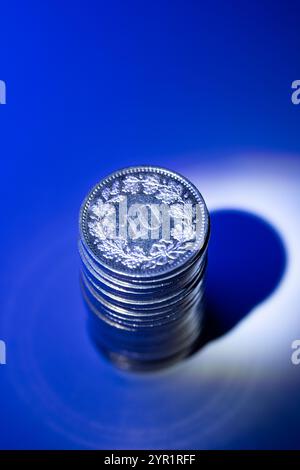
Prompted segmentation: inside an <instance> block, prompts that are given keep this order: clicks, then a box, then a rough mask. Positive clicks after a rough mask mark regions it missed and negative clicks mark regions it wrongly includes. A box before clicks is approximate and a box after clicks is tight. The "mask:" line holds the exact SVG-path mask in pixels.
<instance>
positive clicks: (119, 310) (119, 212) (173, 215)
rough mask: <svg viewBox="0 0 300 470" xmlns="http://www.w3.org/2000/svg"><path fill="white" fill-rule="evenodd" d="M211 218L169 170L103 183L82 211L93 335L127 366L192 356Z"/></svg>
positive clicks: (122, 175)
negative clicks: (190, 354)
mask: <svg viewBox="0 0 300 470" xmlns="http://www.w3.org/2000/svg"><path fill="white" fill-rule="evenodd" d="M208 239H209V215H208V211H207V208H206V205H205V202H204V200H203V197H202V196H201V194H200V193H199V191H198V190H197V189H196V188H195V186H193V185H192V184H191V183H190V182H189V181H188V180H187V179H185V178H184V177H182V176H180V175H179V174H177V173H175V172H173V171H169V170H166V169H163V168H158V167H151V166H139V167H130V168H126V169H123V170H120V171H117V172H115V173H113V174H112V175H110V176H108V177H107V178H105V179H103V180H102V181H100V183H98V184H97V185H96V186H95V187H94V188H93V189H92V190H91V192H90V193H89V194H88V196H87V198H86V199H85V200H84V202H83V204H82V207H81V211H80V241H79V252H80V257H81V261H82V276H81V279H82V289H83V295H84V299H85V303H86V305H87V307H88V311H89V312H90V315H89V319H90V332H91V335H92V337H93V339H94V341H95V342H96V343H97V345H98V346H99V347H100V348H101V350H102V351H104V352H105V353H106V355H107V356H109V357H110V358H111V359H112V360H113V361H114V362H116V363H117V364H118V365H119V366H121V367H125V368H134V369H147V368H154V367H160V366H162V365H165V364H166V363H170V362H173V361H175V360H177V359H178V358H181V357H184V356H187V355H188V354H189V353H190V352H191V351H192V350H193V349H194V347H195V345H196V344H197V341H198V339H199V336H200V334H201V328H202V319H203V291H204V289H203V286H204V274H205V267H206V253H207V244H208Z"/></svg>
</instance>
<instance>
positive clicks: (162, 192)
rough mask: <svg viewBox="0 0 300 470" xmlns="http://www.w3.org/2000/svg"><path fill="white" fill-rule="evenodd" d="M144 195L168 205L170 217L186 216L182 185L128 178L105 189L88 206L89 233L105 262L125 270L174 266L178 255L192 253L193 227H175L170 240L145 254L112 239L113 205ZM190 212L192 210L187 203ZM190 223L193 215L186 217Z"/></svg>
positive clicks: (147, 177) (155, 177)
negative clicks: (133, 196)
mask: <svg viewBox="0 0 300 470" xmlns="http://www.w3.org/2000/svg"><path fill="white" fill-rule="evenodd" d="M137 193H143V194H145V195H152V196H154V197H155V198H156V199H157V200H158V201H160V202H161V203H165V204H167V205H168V206H169V208H170V210H169V214H170V216H171V217H174V218H176V219H180V218H181V219H182V220H183V219H184V218H186V217H187V213H186V206H185V210H184V209H183V208H184V204H187V203H188V202H190V201H189V199H188V194H187V193H185V194H184V188H183V186H182V185H181V184H179V183H177V182H174V181H167V180H166V179H165V178H160V177H159V176H158V175H143V174H140V175H138V176H135V175H129V176H126V177H125V178H124V180H123V181H122V182H120V181H115V182H114V183H112V185H111V187H108V186H107V187H105V188H104V189H103V191H102V193H101V196H102V197H99V198H98V199H97V200H96V202H95V203H94V204H93V205H92V206H91V207H90V213H89V219H90V221H89V223H88V227H89V233H90V234H91V235H92V236H93V237H94V243H95V245H97V248H98V250H100V251H101V252H102V254H103V256H104V257H105V258H106V259H110V260H114V261H116V262H119V263H121V264H122V265H124V266H126V267H127V268H130V269H134V268H141V269H154V268H155V267H157V266H163V265H165V264H167V263H173V262H174V260H176V259H177V258H178V257H179V256H180V255H182V254H184V253H186V252H187V251H189V250H191V249H192V247H193V244H194V240H195V237H196V229H195V226H194V224H192V223H189V224H185V225H184V224H176V225H175V227H173V228H172V229H171V232H170V236H171V239H170V240H165V239H163V238H162V239H160V240H158V241H157V242H154V243H153V244H152V246H151V248H150V249H149V251H148V253H147V252H146V251H145V250H144V248H142V247H140V246H134V247H130V246H129V245H128V241H127V240H126V239H124V238H120V237H115V236H113V235H114V233H115V226H114V223H113V221H112V217H111V216H112V214H113V213H114V204H117V203H120V202H122V201H123V200H124V199H125V197H126V194H137ZM190 210H191V211H193V209H192V206H191V204H190ZM188 217H189V220H190V221H192V218H193V214H192V213H191V214H188Z"/></svg>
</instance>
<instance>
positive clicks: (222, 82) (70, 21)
mask: <svg viewBox="0 0 300 470" xmlns="http://www.w3.org/2000/svg"><path fill="white" fill-rule="evenodd" d="M0 18H1V28H0V79H1V80H5V82H6V84H7V104H6V105H5V106H0V155H1V186H0V189H1V201H2V204H1V216H2V223H1V232H0V242H1V243H0V250H1V268H2V269H1V285H0V293H1V311H0V315H1V320H0V338H1V339H4V340H5V341H6V343H7V354H8V357H7V365H6V366H3V367H2V366H1V367H0V396H1V408H0V447H1V448H95V447H99V448H101V447H103V448H107V447H111V448H116V447H117V448H118V447H122V446H123V447H126V446H131V447H145V446H146V445H147V442H148V445H149V446H150V447H151V446H153V447H154V446H157V447H170V448H171V447H174V446H176V445H179V444H177V442H182V443H183V445H185V446H186V447H204V448H214V447H215V446H217V445H219V446H220V447H221V446H223V447H225V448H226V447H229V448H231V447H234V448H245V447H247V448H253V447H271V448H273V447H275V448H280V447H285V448H289V447H300V441H299V439H298V434H299V432H298V434H297V431H296V429H297V417H300V412H299V406H298V404H297V402H296V403H295V405H292V401H289V400H288V401H289V405H288V406H287V407H283V408H282V411H281V414H280V418H279V417H278V419H276V418H274V422H272V423H270V422H268V421H264V418H262V420H261V422H260V423H261V424H260V426H258V427H257V428H253V429H251V431H250V432H249V434H248V435H245V437H244V438H241V439H240V440H239V438H238V437H237V436H238V433H236V435H235V438H234V439H232V440H231V441H230V442H229V443H226V442H225V441H224V444H223V445H222V444H220V443H219V444H216V441H214V439H213V438H212V439H209V438H205V439H204V438H203V439H202V438H200V437H199V439H197V432H195V431H193V432H192V431H191V433H192V434H193V437H192V438H191V439H190V440H189V439H186V440H183V441H178V439H177V441H176V439H175V438H173V437H172V433H169V434H168V435H166V436H165V437H164V438H163V439H160V438H159V437H157V435H156V434H155V431H153V436H152V434H151V432H150V431H149V440H148V441H147V440H146V439H145V438H143V436H142V431H141V428H139V432H138V433H137V435H134V433H133V434H132V435H130V437H128V436H129V434H130V433H129V434H127V431H126V430H127V429H129V428H130V425H131V424H130V419H129V417H128V416H129V415H128V413H127V412H126V410H128V407H129V408H130V409H132V408H133V406H134V407H136V408H137V410H138V412H139V419H140V424H141V427H142V428H143V429H144V430H145V431H144V432H145V433H146V434H147V429H149V427H151V425H152V426H155V425H156V426H159V427H161V426H164V424H165V421H164V420H167V417H164V414H163V413H162V414H161V416H160V418H159V420H160V421H156V422H155V418H153V421H151V419H150V418H149V417H148V418H145V417H144V415H143V403H144V402H143V398H141V394H142V393H146V390H147V387H146V385H145V383H144V381H146V382H147V381H148V380H150V379H148V378H143V379H141V378H139V377H130V378H128V377H126V376H124V375H122V374H121V375H119V373H118V372H115V371H114V369H113V368H110V366H109V365H108V364H106V363H103V364H102V363H101V367H100V369H101V373H100V372H99V371H98V370H97V367H98V361H101V359H99V358H98V355H97V353H96V352H95V351H94V350H93V349H92V346H91V345H90V344H89V339H88V337H87V336H86V334H85V333H83V332H82V331H83V324H84V321H83V320H82V319H81V315H82V312H83V309H82V306H81V303H80V302H81V300H80V294H79V292H78V283H77V277H78V259H77V254H76V238H77V214H78V210H79V206H80V203H81V201H82V199H83V198H84V196H85V195H86V193H87V191H88V190H89V188H90V187H91V186H92V185H94V184H95V183H96V182H97V181H98V180H99V179H101V178H102V177H103V176H105V175H106V174H108V173H109V172H111V171H114V170H116V169H118V168H119V167H124V166H127V165H134V164H152V165H153V164H157V165H160V166H165V167H170V168H172V169H175V170H176V169H178V170H180V171H181V172H182V173H184V165H185V162H188V163H189V165H192V164H194V163H195V164H197V165H198V166H199V165H203V166H205V165H206V164H208V163H209V165H210V166H211V165H215V167H216V168H218V166H219V165H220V164H222V165H224V163H225V164H226V159H227V156H229V155H232V154H233V153H238V152H240V151H243V152H245V151H246V152H249V151H255V152H264V151H267V152H268V153H269V154H271V153H272V152H276V153H278V152H285V153H289V154H291V155H293V158H294V159H295V160H298V157H297V154H298V155H300V134H299V123H300V115H299V112H300V108H298V107H297V106H294V105H292V104H291V83H292V81H293V80H296V79H299V78H300V61H299V50H300V28H299V27H300V7H299V2H293V1H290V2H271V1H270V2H268V1H262V2H240V1H230V2H227V1H220V0H217V1H214V2H210V3H209V2H202V1H184V2H183V1H164V0H161V1H151V2H131V1H114V0H112V1H110V2H103V1H100V2H99V1H78V0H73V1H72V2H69V1H67V0H66V1H64V2H58V1H55V0H53V1H51V2H50V1H44V2H34V1H28V2H20V1H15V0H11V1H9V2H1V4H0ZM267 158H271V157H268V156H266V159H267ZM299 158H300V157H299ZM284 164H285V163H284V160H283V161H282V165H284ZM61 259H63V260H64V262H63V263H60V262H59V261H58V260H61ZM283 264H284V263H283ZM37 266H38V268H37ZM70 277H71V279H72V281H69V280H67V279H70ZM26 283H27V284H26ZM43 283H44V284H43ZM64 283H65V284H64ZM45 285H46V287H45ZM61 285H64V289H62V287H61ZM47 286H48V287H47ZM43 289H44V290H43ZM50 294H51V295H50ZM16 302H17V307H16V306H15V303H16ZM51 302H52V303H51ZM79 304H80V308H79V311H78V305H79ZM34 311H36V312H37V314H38V315H39V316H40V317H42V318H43V322H41V324H40V323H38V326H37V324H36V323H35V325H36V330H35V332H33V330H32V329H31V326H30V325H31V319H32V318H33V315H34ZM76 311H77V314H76V313H75V314H74V315H73V316H72V312H76ZM11 312H14V313H11ZM16 312H17V313H16ZM64 312H67V313H66V314H65V315H64ZM40 317H39V318H40ZM73 322H74V323H73ZM70 330H71V331H72V334H71V336H72V335H73V336H72V338H71V339H70V338H69V333H68V332H69V331H70ZM53 332H55V334H54V333H53ZM32 335H34V338H35V341H37V342H38V346H37V348H38V351H39V353H38V356H39V357H38V360H39V361H40V364H39V370H42V371H43V373H44V374H45V376H46V377H47V380H48V381H49V382H50V383H52V384H53V383H54V382H55V384H56V391H57V394H56V395H55V397H56V398H54V397H53V396H49V397H48V396H47V390H48V388H47V387H46V386H45V384H44V383H43V382H42V381H41V382H40V381H39V380H38V378H37V376H38V375H39V373H36V375H35V374H34V370H33V369H34V366H33V364H32V363H31V359H30V357H32V356H31V355H28V356H27V359H26V350H24V347H25V346H24V345H25V344H26V345H27V346H26V347H27V348H29V349H30V348H31V347H32V344H33V343H32V337H33V336H32ZM24 338H27V339H26V341H25V339H24ZM23 340H24V342H23ZM53 342H57V344H58V352H57V354H55V357H52V356H51V354H52V352H51V353H50V352H49V351H50V350H52V349H53ZM76 348H78V351H77V352H76ZM36 356H37V355H35V358H36ZM22 357H23V360H24V364H25V365H23V366H21V365H20V364H21V362H22ZM79 370H80V374H79V375H77V374H78V371H79ZM103 370H104V372H103ZM166 374H168V372H166ZM69 376H72V377H73V379H72V378H70V377H69ZM298 376H299V374H298ZM74 377H76V380H75V379H74ZM72 380H73V381H72ZM74 380H75V382H76V384H77V388H76V392H74V388H73V389H72V387H71V384H73V385H74ZM151 380H152V379H151ZM153 380H154V381H155V383H156V385H157V387H158V388H159V389H160V392H159V393H157V395H156V398H155V400H157V401H155V400H154V399H153V397H152V399H153V402H151V397H150V398H149V400H150V403H152V405H151V406H157V407H160V406H162V405H161V396H163V395H164V387H165V384H166V383H169V382H168V381H169V378H168V377H165V376H160V375H158V377H155V378H153ZM174 380H175V379H174ZM90 381H93V383H94V386H95V384H98V386H99V389H101V387H102V389H105V390H106V392H107V394H106V395H105V399H104V401H103V397H102V398H101V400H102V405H101V406H102V408H101V410H100V409H99V403H96V401H97V394H96V391H95V390H94V391H93V392H91V393H90V395H89V390H90V388H89V384H90ZM128 382H129V383H128ZM120 383H121V385H122V387H121V390H123V391H122V392H121V394H120V395H117V396H116V395H115V394H114V392H115V390H116V387H119V386H120ZM81 387H82V390H81ZM128 387H129V388H128ZM293 387H295V388H293V397H294V396H296V389H297V388H296V386H295V385H293ZM33 388H34V390H35V392H34V393H35V394H37V395H38V396H41V395H43V396H44V399H45V401H46V403H47V406H45V407H41V408H40V409H34V405H33V402H34V401H35V400H34V399H33V398H32V397H34V396H36V395H34V393H33V392H32V389H33ZM129 389H130V393H129V392H128V390H129ZM141 390H142V392H141ZM72 392H74V393H73V394H72ZM148 393H150V392H148ZM195 393H196V392H195ZM285 393H288V392H285ZM61 396H64V397H65V398H66V400H70V401H72V400H73V401H74V404H73V409H74V408H77V415H76V416H73V414H70V416H68V417H66V418H65V419H66V420H67V421H68V424H67V425H66V424H65V421H64V420H63V418H62V417H61V418H55V419H54V418H53V416H54V415H55V416H61V415H62V414H64V412H65V408H64V406H62V408H61V409H60V408H59V406H58V401H59V398H57V397H61ZM282 399H284V396H283V397H282ZM114 400H117V402H118V405H115V402H114ZM134 400H135V401H134ZM139 400H141V401H140V402H139ZM50 403H52V404H53V408H51V406H50ZM132 403H134V405H133V404H132ZM228 406H229V405H228ZM94 407H96V408H97V410H98V415H97V412H96V411H95V408H94ZM139 407H140V408H139ZM80 410H81V411H80ZM175 410H176V407H175V405H174V414H175ZM80 413H82V416H85V417H89V418H86V419H87V420H89V422H92V417H93V416H100V417H99V421H98V422H101V426H100V427H99V429H96V428H94V429H93V430H91V429H89V430H87V429H86V430H85V431H84V430H82V433H83V434H84V435H82V439H81V438H78V437H77V438H74V435H73V434H76V436H78V435H80ZM120 416H121V417H120ZM291 417H293V418H291ZM60 419H61V421H62V422H63V423H62V424H61V426H58V425H57V422H58V421H59V420H60ZM95 420H96V421H97V419H96V418H95ZM52 421H53V422H54V424H53V423H52ZM52 424H53V425H52ZM110 426H116V427H118V428H119V430H120V437H119V439H117V438H116V434H115V433H114V432H113V431H111V433H110V431H109V429H110ZM199 426H200V424H199ZM199 426H198V428H197V429H198V430H199ZM286 426H291V427H290V431H291V436H287V435H286V431H285V428H286ZM58 427H60V428H61V429H60V431H58ZM83 427H84V426H83ZM66 429H68V430H71V431H73V430H74V433H73V434H72V432H71V431H68V432H67V431H66ZM75 429H78V432H77V433H76V432H75ZM183 429H184V430H185V434H186V433H187V434H188V433H189V428H188V426H187V427H186V428H183ZM97 436H98V437H97ZM151 436H152V437H151ZM217 442H218V441H217Z"/></svg>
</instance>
